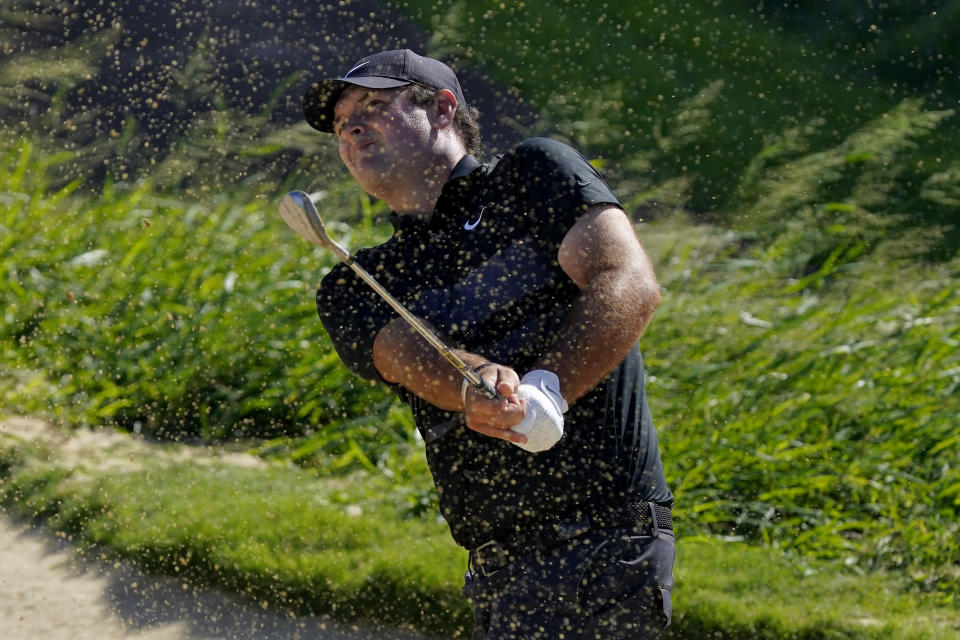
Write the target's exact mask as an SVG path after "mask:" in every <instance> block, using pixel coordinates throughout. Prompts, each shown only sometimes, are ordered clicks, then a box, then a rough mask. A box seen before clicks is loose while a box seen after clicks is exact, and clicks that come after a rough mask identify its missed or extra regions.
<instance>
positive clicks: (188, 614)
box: [0, 514, 427, 640]
mask: <svg viewBox="0 0 960 640" xmlns="http://www.w3.org/2000/svg"><path fill="white" fill-rule="evenodd" d="M0 638H4V639H5V640H36V639H38V638H43V639H44V640H68V639H69V640H131V639H137V640H227V639H229V640H296V639H303V640H313V639H316V640H374V639H376V640H427V639H426V638H425V637H424V636H419V635H415V634H412V633H406V632H402V631H397V630H392V629H386V630H385V629H374V628H370V627H364V628H359V627H350V626H347V625H344V624H341V623H337V622H333V621H331V620H329V619H325V618H320V617H296V618H294V617H290V616H288V615H286V614H284V613H281V612H276V611H271V610H265V609H262V608H259V607H256V606H253V605H250V604H248V603H245V602H242V601H240V600H239V599H237V598H236V597H234V596H232V595H229V594H226V593H223V592H220V591H217V590H214V589H198V588H194V587H191V586H189V585H185V584H183V583H182V581H180V580H177V579H175V578H166V577H156V576H149V575H145V574H143V573H141V572H140V571H138V570H136V569H135V568H133V567H132V566H130V565H128V564H126V563H116V562H110V563H107V562H104V561H102V560H99V559H96V558H87V557H84V556H83V555H81V554H80V553H78V552H77V551H76V550H75V548H74V547H73V546H72V545H70V544H69V543H68V542H66V541H64V540H61V539H59V538H57V537H55V536H54V535H52V534H50V533H48V532H47V531H46V530H44V529H40V528H34V527H30V526H28V525H24V524H21V523H18V522H16V521H14V520H12V519H11V518H9V517H7V516H6V515H5V514H4V515H3V516H2V517H0Z"/></svg>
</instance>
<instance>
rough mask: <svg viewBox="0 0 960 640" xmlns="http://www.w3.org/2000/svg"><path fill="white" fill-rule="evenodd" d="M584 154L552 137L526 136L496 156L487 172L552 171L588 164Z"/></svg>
mask: <svg viewBox="0 0 960 640" xmlns="http://www.w3.org/2000/svg"><path fill="white" fill-rule="evenodd" d="M588 164H589V162H588V161H587V160H586V158H584V156H583V155H582V154H581V153H580V152H579V151H577V150H576V149H575V148H573V147H571V146H570V145H569V144H567V143H565V142H561V141H560V140H555V139H553V138H544V137H534V138H527V139H526V140H523V141H522V142H520V143H518V144H516V145H515V146H513V147H511V148H510V149H508V150H507V151H506V152H505V153H503V154H500V155H498V156H497V157H496V159H495V160H494V162H492V163H491V164H490V165H489V169H488V173H490V174H493V173H496V172H498V171H504V170H513V171H520V172H524V173H528V172H533V173H539V172H542V171H548V172H554V171H557V170H558V169H559V170H569V169H570V168H573V167H579V166H583V165H588Z"/></svg>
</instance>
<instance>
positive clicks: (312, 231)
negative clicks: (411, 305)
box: [280, 191, 500, 400]
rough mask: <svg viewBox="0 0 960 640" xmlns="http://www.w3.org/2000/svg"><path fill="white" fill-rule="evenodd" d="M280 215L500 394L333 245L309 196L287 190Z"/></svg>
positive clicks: (474, 379) (485, 389) (475, 380)
mask: <svg viewBox="0 0 960 640" xmlns="http://www.w3.org/2000/svg"><path fill="white" fill-rule="evenodd" d="M280 217H281V218H283V220H284V222H286V223H287V225H288V226H289V227H290V228H291V229H293V230H294V231H295V232H296V233H297V235H298V236H300V237H301V238H304V239H306V240H309V241H310V242H312V243H313V244H315V245H317V246H318V247H323V248H325V249H329V250H330V251H333V253H334V254H335V255H336V256H337V258H339V259H340V261H341V262H343V263H345V264H346V265H347V266H349V267H350V268H351V269H353V271H354V272H355V273H356V274H357V275H358V276H360V278H361V279H362V280H363V281H364V282H366V283H367V284H368V285H370V288H371V289H373V290H374V291H376V292H377V294H379V295H380V297H381V298H383V299H384V300H386V301H387V304H389V305H390V306H391V307H393V309H394V311H396V312H397V313H399V314H400V317H402V318H403V319H404V320H406V321H407V322H408V323H410V326H411V327H413V328H414V329H415V330H416V331H417V333H419V334H420V335H421V336H423V337H424V338H425V339H426V341H427V342H429V343H430V345H431V346H432V347H433V348H434V349H436V350H437V351H438V352H440V355H442V356H443V357H444V358H446V359H447V361H448V362H450V364H452V365H453V366H454V367H456V369H457V371H459V372H460V373H461V374H462V375H463V377H464V378H466V379H467V380H468V381H469V382H470V384H472V385H473V386H474V387H475V388H476V389H477V391H479V392H480V393H482V394H483V395H484V396H485V397H487V398H490V399H492V400H493V399H497V398H499V397H500V395H499V394H498V393H497V392H496V390H494V389H493V388H492V387H491V386H490V385H489V384H488V383H487V382H486V380H484V379H483V378H481V377H480V374H479V373H477V372H476V371H474V370H473V369H472V368H471V367H470V365H468V364H467V363H466V362H464V361H463V359H462V358H460V356H458V355H457V354H456V353H454V352H453V350H452V349H450V347H448V346H447V345H446V344H445V343H444V342H443V340H441V339H440V338H439V337H437V336H436V335H435V334H434V333H433V331H431V330H430V328H429V327H427V325H425V324H424V323H423V321H422V320H420V318H418V317H417V316H415V315H413V314H412V313H410V312H409V311H408V310H407V309H406V307H404V306H403V305H402V304H401V303H400V301H399V300H397V299H396V298H394V297H393V296H392V295H391V294H390V292H389V291H387V290H386V289H384V288H383V286H382V285H381V284H380V283H379V282H377V281H376V280H375V279H374V278H373V276H371V275H370V274H369V273H367V270H366V269H364V268H363V267H362V266H360V265H359V264H358V263H357V262H355V261H354V259H353V257H352V256H351V255H350V252H349V251H347V250H346V249H344V248H343V247H342V246H341V245H339V244H337V243H336V242H335V241H334V240H333V239H332V238H331V237H330V236H329V235H328V234H327V229H326V227H324V225H323V220H321V219H320V214H319V213H317V207H316V205H314V204H313V200H311V199H310V196H309V195H307V194H306V193H304V192H303V191H291V192H290V193H288V194H287V195H285V196H283V199H282V200H280Z"/></svg>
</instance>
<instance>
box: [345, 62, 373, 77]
mask: <svg viewBox="0 0 960 640" xmlns="http://www.w3.org/2000/svg"><path fill="white" fill-rule="evenodd" d="M368 64H370V61H369V60H367V61H366V62H361V63H360V64H358V65H357V66H355V67H354V68H353V69H350V71H347V72H346V73H345V74H343V77H344V78H349V77H350V74H351V73H353V72H354V71H356V70H357V69H359V68H360V67H365V66H367V65H368Z"/></svg>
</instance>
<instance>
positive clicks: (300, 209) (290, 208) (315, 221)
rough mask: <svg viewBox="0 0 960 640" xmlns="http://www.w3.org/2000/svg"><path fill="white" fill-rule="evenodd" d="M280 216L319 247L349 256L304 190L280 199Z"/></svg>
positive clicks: (341, 255)
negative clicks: (328, 230) (332, 237)
mask: <svg viewBox="0 0 960 640" xmlns="http://www.w3.org/2000/svg"><path fill="white" fill-rule="evenodd" d="M280 217H281V218H283V221H284V222H286V223H287V226H289V227H290V228H291V229H293V230H294V231H295V232H296V234H297V235H298V236H300V237H301V238H305V239H306V240H309V241H310V242H312V243H313V244H315V245H317V246H318V247H323V248H325V249H330V250H331V251H333V252H335V253H337V255H338V256H340V257H341V258H348V257H349V255H350V254H349V253H348V252H347V250H346V249H344V248H343V247H341V246H340V245H339V244H337V243H336V242H334V241H333V239H331V238H330V236H329V235H328V234H327V229H326V227H325V226H324V225H323V220H321V219H320V214H319V213H317V207H316V206H315V205H314V204H313V200H311V199H310V196H309V195H307V194H306V193H304V192H303V191H291V192H289V193H288V194H287V195H285V196H283V198H282V199H281V200H280Z"/></svg>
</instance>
